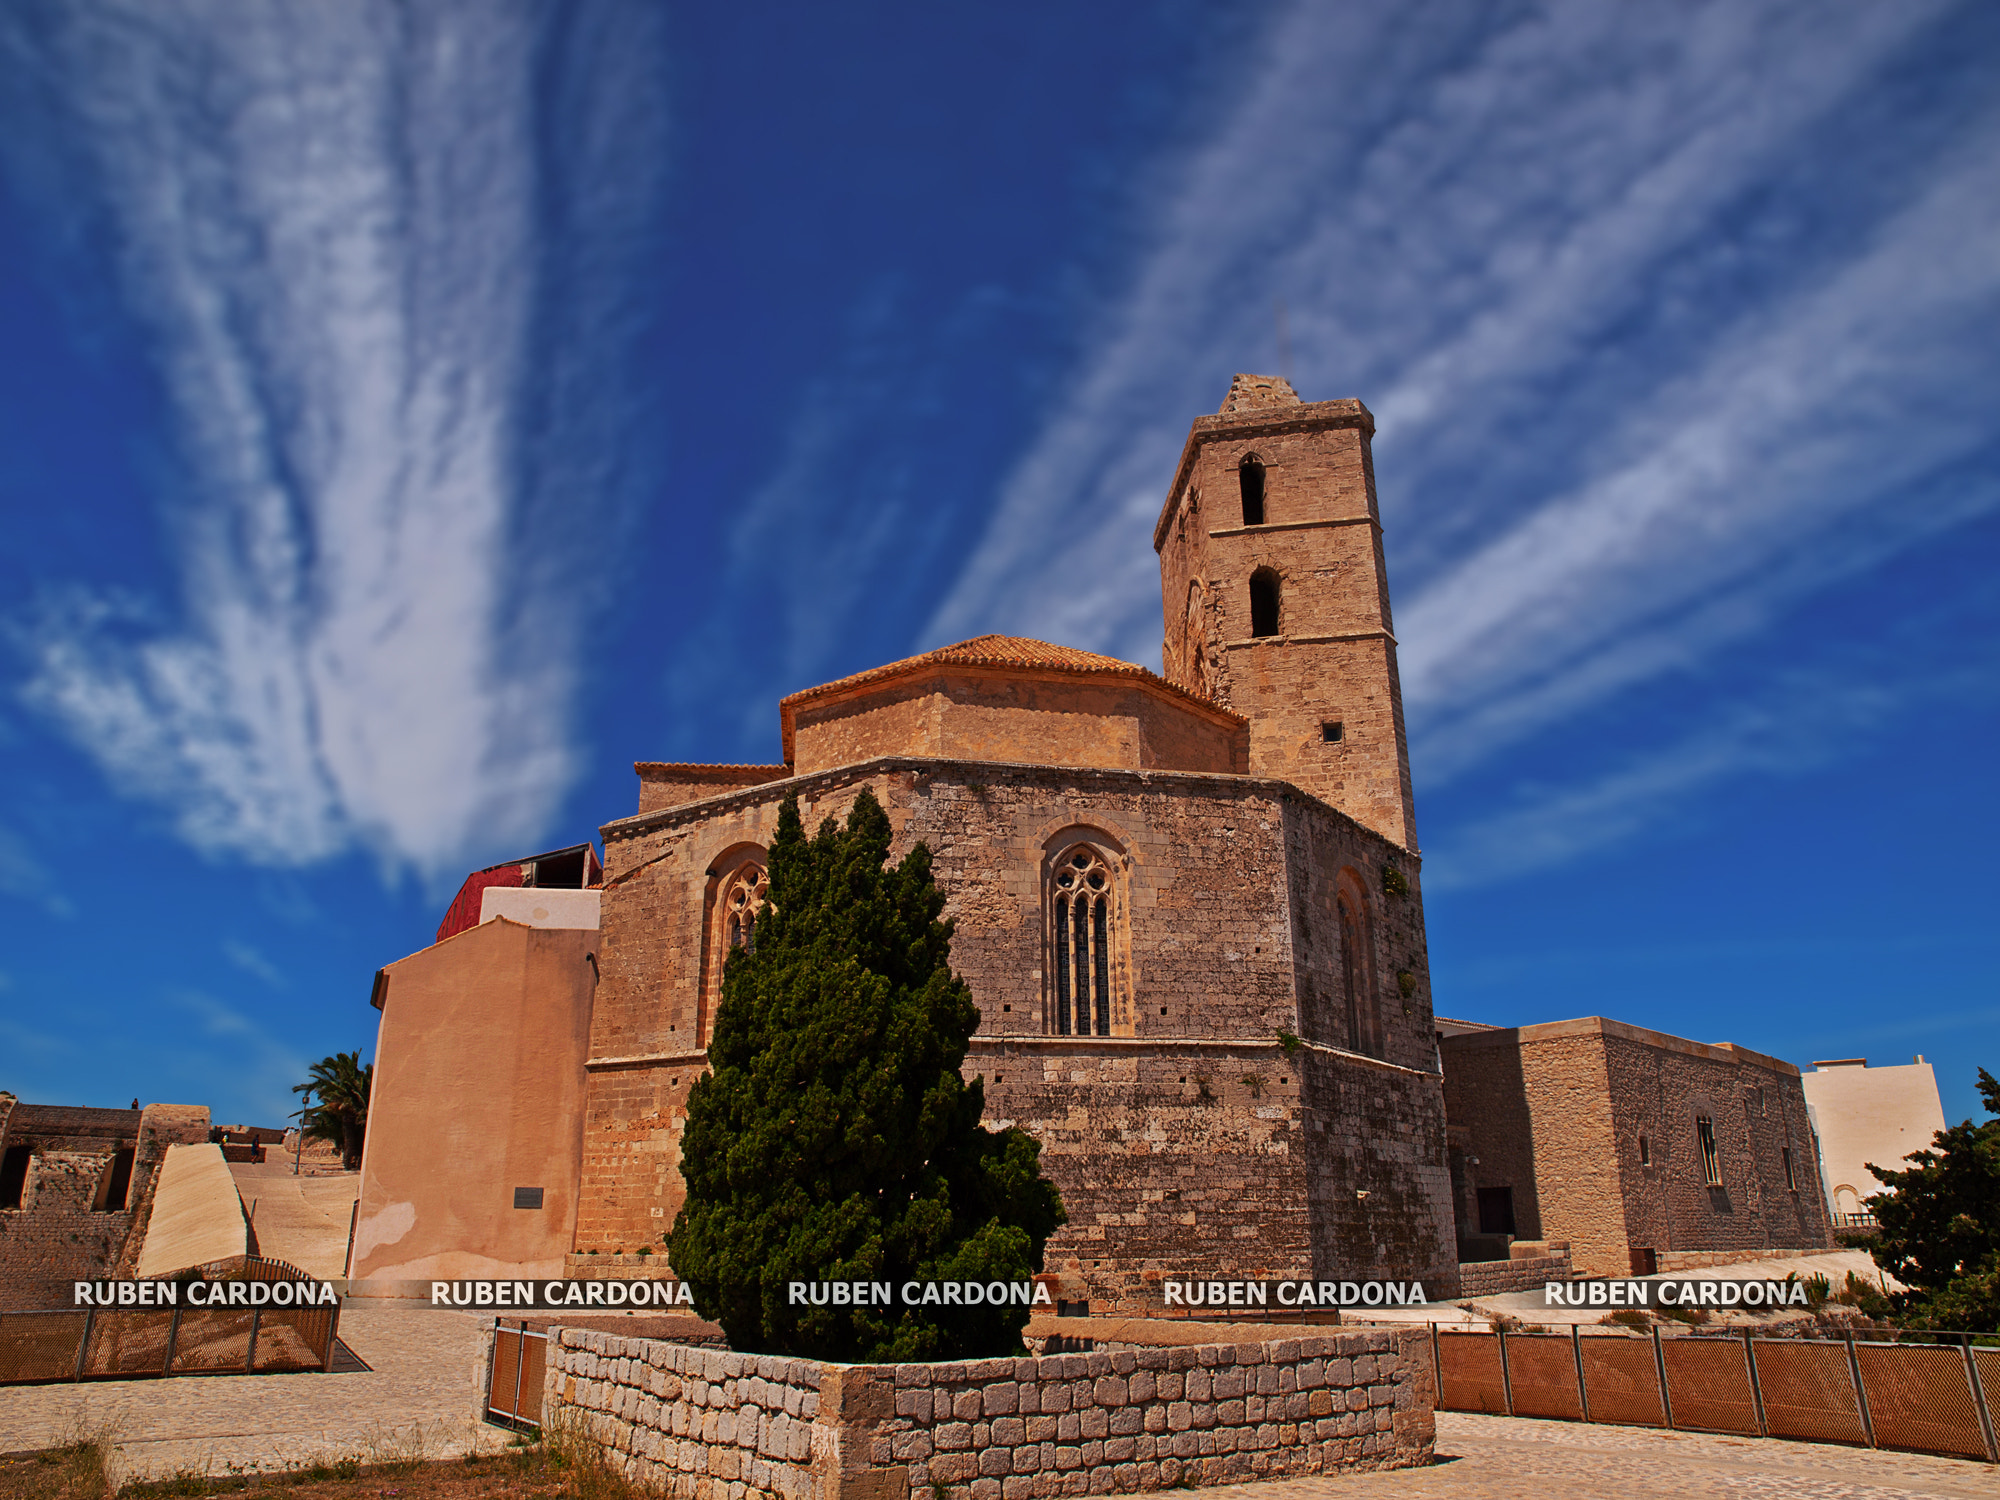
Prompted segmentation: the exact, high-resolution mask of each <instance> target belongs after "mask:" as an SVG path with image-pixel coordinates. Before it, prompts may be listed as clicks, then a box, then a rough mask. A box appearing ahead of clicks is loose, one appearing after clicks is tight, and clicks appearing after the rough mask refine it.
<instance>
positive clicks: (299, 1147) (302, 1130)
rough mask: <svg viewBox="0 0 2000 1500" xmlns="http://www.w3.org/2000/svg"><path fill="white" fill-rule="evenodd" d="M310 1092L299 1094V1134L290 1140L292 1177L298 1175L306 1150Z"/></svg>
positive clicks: (311, 1098)
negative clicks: (301, 1159)
mask: <svg viewBox="0 0 2000 1500" xmlns="http://www.w3.org/2000/svg"><path fill="white" fill-rule="evenodd" d="M312 1102H313V1096H312V1090H311V1089H310V1088H308V1089H303V1090H301V1091H300V1094H299V1133H298V1134H297V1136H295V1137H294V1138H293V1140H292V1175H293V1176H294V1177H296V1176H298V1175H299V1160H300V1158H301V1157H303V1156H304V1155H305V1149H306V1115H307V1114H308V1113H310V1112H311V1110H312Z"/></svg>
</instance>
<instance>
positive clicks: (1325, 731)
mask: <svg viewBox="0 0 2000 1500" xmlns="http://www.w3.org/2000/svg"><path fill="white" fill-rule="evenodd" d="M1341 734H1342V730H1341V726H1340V725H1338V724H1322V725H1320V726H1319V737H1320V738H1321V739H1322V740H1324V741H1325V742H1326V743H1327V744H1329V745H1338V744H1339V743H1340V736H1341Z"/></svg>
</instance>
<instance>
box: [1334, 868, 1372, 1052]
mask: <svg viewBox="0 0 2000 1500" xmlns="http://www.w3.org/2000/svg"><path fill="white" fill-rule="evenodd" d="M1336 904H1337V905H1338V907H1339V909H1340V1001H1341V1020H1342V1021H1343V1023H1344V1024H1345V1028H1346V1031H1347V1050H1348V1051H1350V1052H1360V1051H1362V1050H1364V1049H1363V1048H1362V1045H1361V991H1362V986H1363V984H1364V983H1365V981H1364V980H1363V978H1362V973H1361V921H1360V919H1359V918H1358V917H1356V916H1355V915H1354V908H1353V907H1352V906H1351V905H1350V904H1349V903H1348V899H1347V897H1346V896H1344V895H1343V896H1342V897H1341V898H1340V900H1339V902H1338V903H1336Z"/></svg>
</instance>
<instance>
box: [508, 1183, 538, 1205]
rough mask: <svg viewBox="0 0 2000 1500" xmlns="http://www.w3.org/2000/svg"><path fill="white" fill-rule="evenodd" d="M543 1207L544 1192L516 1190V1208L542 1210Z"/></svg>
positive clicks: (530, 1189)
mask: <svg viewBox="0 0 2000 1500" xmlns="http://www.w3.org/2000/svg"><path fill="white" fill-rule="evenodd" d="M541 1206H542V1190H541V1189H540V1188H515V1189H514V1207H516V1208H540V1207H541Z"/></svg>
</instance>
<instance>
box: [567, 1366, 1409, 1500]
mask: <svg viewBox="0 0 2000 1500" xmlns="http://www.w3.org/2000/svg"><path fill="white" fill-rule="evenodd" d="M547 1382H548V1383H547V1385H546V1387H545V1392H544V1404H543V1411H544V1421H545V1422H548V1423H557V1422H561V1421H563V1420H565V1419H566V1414H573V1415H570V1416H569V1417H568V1419H570V1420H575V1421H578V1422H580V1423H581V1425H582V1426H583V1427H584V1428H585V1429H586V1430H587V1431H588V1432H589V1433H590V1434H591V1435H593V1436H594V1437H596V1438H597V1439H598V1440H599V1441H601V1442H603V1443H604V1444H605V1445H606V1446H607V1447H608V1448H609V1449H610V1450H611V1451H612V1452H613V1453H614V1454H615V1455H616V1457H617V1459H618V1461H619V1463H620V1465H621V1467H622V1468H623V1469H624V1471H625V1472H626V1474H627V1476H628V1477H630V1478H631V1479H633V1480H634V1481H636V1482H639V1483H643V1484H647V1485H649V1486H652V1487H654V1488H656V1489H658V1490H659V1491H660V1492H661V1493H663V1494H667V1495H673V1496H688V1497H694V1500H747V1497H748V1496H749V1495H750V1494H751V1493H752V1492H753V1491H756V1492H762V1493H764V1494H767V1495H779V1496H784V1497H786V1500H934V1497H938V1500H942V1497H947V1496H948V1497H951V1500H1031V1497H1043V1496H1056V1495H1084V1494H1094V1495H1096V1494H1133V1493H1138V1492H1140V1491H1145V1490H1156V1489H1162V1488H1171V1487H1188V1486H1193V1485H1207V1484H1235V1483H1241V1482H1244V1481H1247V1480H1253V1479H1260V1478H1267V1477H1277V1476H1281V1475H1290V1474H1307V1473H1328V1472H1334V1471H1338V1470H1342V1469H1353V1470H1362V1469H1385V1468H1403V1467H1411V1466H1416V1465H1421V1464H1425V1463H1428V1462H1429V1461H1430V1456H1431V1450H1432V1445H1433V1442H1434V1440H1435V1421H1434V1410H1435V1404H1436V1403H1435V1395H1436V1392H1435V1381H1434V1379H1433V1375H1432V1371H1431V1367H1430V1349H1429V1344H1428V1341H1427V1338H1426V1336H1425V1335H1424V1334H1422V1333H1419V1332H1409V1331H1404V1330H1380V1331H1370V1332H1365V1333H1340V1334H1331V1335H1328V1336H1326V1337H1300V1338H1290V1337H1288V1338H1281V1339H1274V1340H1268V1341H1265V1342H1257V1343H1243V1344H1206V1345H1199V1346H1189V1345H1184V1346H1180V1347H1173V1348H1139V1349H1132V1350H1125V1351H1119V1352H1113V1353H1093V1354H1065V1355H1054V1356H1048V1357H1044V1358H1040V1359H1032V1358H1021V1359H992V1360H971V1361H963V1362H958V1363H951V1364H937V1365H917V1364H910V1365H835V1364H823V1363H820V1362H817V1361H813V1360H800V1359H779V1358H772V1357H765V1356H758V1355H750V1354H731V1353H722V1352H718V1351H714V1350H705V1349H693V1348H688V1347H685V1346H682V1345H677V1344H669V1343H662V1342H659V1341H655V1340H646V1339H635V1338H623V1337H619V1336H618V1335H615V1334H611V1333H605V1332H598V1331H591V1330H584V1329H574V1328H566V1329H563V1330H561V1331H560V1333H558V1334H556V1335H554V1339H553V1343H552V1347H551V1349H550V1358H549V1363H548V1373H547Z"/></svg>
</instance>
